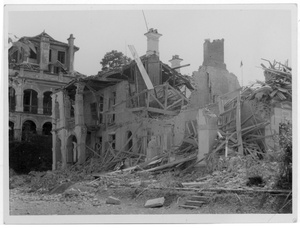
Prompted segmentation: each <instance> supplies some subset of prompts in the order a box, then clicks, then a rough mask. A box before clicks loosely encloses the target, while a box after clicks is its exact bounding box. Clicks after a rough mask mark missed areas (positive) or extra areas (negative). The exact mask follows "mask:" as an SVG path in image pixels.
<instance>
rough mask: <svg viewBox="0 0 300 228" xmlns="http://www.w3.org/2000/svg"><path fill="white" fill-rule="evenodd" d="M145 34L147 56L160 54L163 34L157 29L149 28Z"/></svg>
mask: <svg viewBox="0 0 300 228" xmlns="http://www.w3.org/2000/svg"><path fill="white" fill-rule="evenodd" d="M145 36H147V52H146V56H149V55H153V54H155V55H157V56H159V45H158V44H159V37H161V36H162V35H161V34H159V33H158V32H157V29H153V28H151V29H149V31H148V32H147V33H145Z"/></svg>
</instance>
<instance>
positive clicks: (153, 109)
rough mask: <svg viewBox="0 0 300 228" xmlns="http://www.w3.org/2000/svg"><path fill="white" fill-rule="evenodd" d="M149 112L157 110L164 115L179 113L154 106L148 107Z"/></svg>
mask: <svg viewBox="0 0 300 228" xmlns="http://www.w3.org/2000/svg"><path fill="white" fill-rule="evenodd" d="M148 112H157V113H162V114H164V115H170V116H176V115H177V113H176V112H173V111H169V110H163V109H159V108H152V107H149V108H148Z"/></svg>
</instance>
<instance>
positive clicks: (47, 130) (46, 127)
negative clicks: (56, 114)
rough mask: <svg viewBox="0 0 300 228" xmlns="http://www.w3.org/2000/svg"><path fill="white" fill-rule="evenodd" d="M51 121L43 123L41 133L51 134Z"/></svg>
mask: <svg viewBox="0 0 300 228" xmlns="http://www.w3.org/2000/svg"><path fill="white" fill-rule="evenodd" d="M51 131H52V123H50V122H46V123H44V125H43V135H52V133H51Z"/></svg>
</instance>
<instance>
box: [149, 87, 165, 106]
mask: <svg viewBox="0 0 300 228" xmlns="http://www.w3.org/2000/svg"><path fill="white" fill-rule="evenodd" d="M148 94H150V96H151V97H152V98H154V100H155V101H156V102H157V103H158V104H159V105H160V107H162V108H163V109H164V108H165V107H164V105H163V104H162V103H160V101H159V100H158V99H157V98H156V97H155V96H153V94H152V93H150V91H149V92H148ZM149 103H150V102H149Z"/></svg>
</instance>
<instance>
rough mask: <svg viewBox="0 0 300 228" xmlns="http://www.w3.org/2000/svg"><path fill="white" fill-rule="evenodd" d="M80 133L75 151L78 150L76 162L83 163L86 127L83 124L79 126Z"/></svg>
mask: <svg viewBox="0 0 300 228" xmlns="http://www.w3.org/2000/svg"><path fill="white" fill-rule="evenodd" d="M79 128H80V129H79V130H80V134H79V139H78V142H77V151H78V163H79V164H83V163H84V162H85V158H86V153H85V146H86V145H85V141H86V134H87V129H86V127H85V126H81V127H79Z"/></svg>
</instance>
